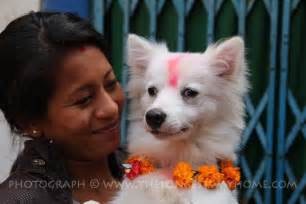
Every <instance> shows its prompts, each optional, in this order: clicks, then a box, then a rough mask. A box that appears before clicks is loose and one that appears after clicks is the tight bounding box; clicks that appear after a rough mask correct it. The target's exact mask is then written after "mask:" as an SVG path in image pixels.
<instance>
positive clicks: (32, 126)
mask: <svg viewBox="0 0 306 204" xmlns="http://www.w3.org/2000/svg"><path fill="white" fill-rule="evenodd" d="M19 127H20V128H21V132H22V135H23V136H26V137H31V138H40V137H42V136H43V131H42V127H41V125H39V123H34V122H23V123H19Z"/></svg>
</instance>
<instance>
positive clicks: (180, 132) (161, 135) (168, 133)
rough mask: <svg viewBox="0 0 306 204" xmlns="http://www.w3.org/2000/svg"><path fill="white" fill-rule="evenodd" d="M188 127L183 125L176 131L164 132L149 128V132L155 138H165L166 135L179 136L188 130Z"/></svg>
mask: <svg viewBox="0 0 306 204" xmlns="http://www.w3.org/2000/svg"><path fill="white" fill-rule="evenodd" d="M189 130H190V128H189V127H183V128H181V129H180V130H179V131H177V132H166V131H160V130H150V133H152V134H153V135H154V136H155V137H157V138H160V139H162V138H167V137H173V136H181V135H184V134H186V133H187V132H189Z"/></svg>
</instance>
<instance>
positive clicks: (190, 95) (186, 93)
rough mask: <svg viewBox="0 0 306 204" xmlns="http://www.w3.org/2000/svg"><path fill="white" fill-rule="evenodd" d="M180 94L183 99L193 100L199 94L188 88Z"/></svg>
mask: <svg viewBox="0 0 306 204" xmlns="http://www.w3.org/2000/svg"><path fill="white" fill-rule="evenodd" d="M181 94H182V96H183V97H184V98H194V97H196V96H197V95H198V94H199V92H197V91H195V90H192V89H190V88H185V89H184V90H183V91H182V93H181Z"/></svg>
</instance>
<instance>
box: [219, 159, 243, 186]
mask: <svg viewBox="0 0 306 204" xmlns="http://www.w3.org/2000/svg"><path fill="white" fill-rule="evenodd" d="M222 163H223V162H222ZM222 163H221V167H222V169H221V172H222V173H223V174H224V181H225V183H226V184H227V186H228V188H229V189H231V190H234V189H235V188H236V186H237V185H238V184H239V183H240V170H239V168H238V167H234V166H233V163H232V162H231V161H226V163H225V162H224V163H223V164H222Z"/></svg>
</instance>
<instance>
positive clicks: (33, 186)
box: [0, 172, 56, 204]
mask: <svg viewBox="0 0 306 204" xmlns="http://www.w3.org/2000/svg"><path fill="white" fill-rule="evenodd" d="M39 181H40V180H39V179H37V178H35V177H33V176H30V175H28V174H27V173H25V172H15V173H12V174H11V175H10V176H9V177H8V178H7V179H6V180H5V181H4V182H2V183H1V184H0V200H1V203H3V204H17V203H18V204H30V203H31V204H32V203H33V204H36V203H37V204H38V203H45V204H47V203H56V202H55V201H53V200H52V197H50V195H49V193H48V192H47V191H46V189H45V188H43V187H42V186H41V184H39V183H40V182H39Z"/></svg>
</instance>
